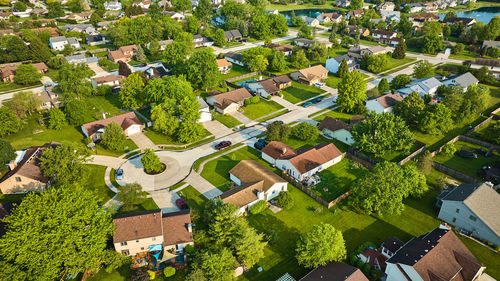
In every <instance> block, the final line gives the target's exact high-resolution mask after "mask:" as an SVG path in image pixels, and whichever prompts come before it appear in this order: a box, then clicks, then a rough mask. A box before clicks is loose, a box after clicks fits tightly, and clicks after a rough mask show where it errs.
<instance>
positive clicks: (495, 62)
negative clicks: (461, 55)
mask: <svg viewBox="0 0 500 281" xmlns="http://www.w3.org/2000/svg"><path fill="white" fill-rule="evenodd" d="M466 62H468V63H473V64H479V65H487V66H500V60H495V59H480V58H479V59H476V60H473V61H470V60H469V61H466Z"/></svg>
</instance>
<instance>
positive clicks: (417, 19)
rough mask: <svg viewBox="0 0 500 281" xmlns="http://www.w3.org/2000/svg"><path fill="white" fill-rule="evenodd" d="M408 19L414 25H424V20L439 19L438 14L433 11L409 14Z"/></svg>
mask: <svg viewBox="0 0 500 281" xmlns="http://www.w3.org/2000/svg"><path fill="white" fill-rule="evenodd" d="M410 21H411V22H413V25H414V26H420V27H422V26H424V22H426V21H439V16H438V15H436V14H433V13H421V14H417V15H411V16H410Z"/></svg>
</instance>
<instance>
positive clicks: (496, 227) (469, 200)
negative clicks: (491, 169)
mask: <svg viewBox="0 0 500 281" xmlns="http://www.w3.org/2000/svg"><path fill="white" fill-rule="evenodd" d="M440 201H441V203H440V205H441V208H440V210H439V214H438V218H439V219H441V220H443V221H445V222H447V223H449V224H451V225H453V226H454V227H455V228H456V229H458V230H460V231H463V232H466V233H468V234H470V235H471V236H474V237H476V238H478V239H479V240H483V241H488V242H491V243H493V244H494V245H500V217H499V216H498V206H500V194H498V193H497V192H496V191H495V190H494V189H493V188H491V187H489V186H488V185H486V184H485V183H480V184H470V183H463V184H461V185H459V186H457V187H454V188H452V189H451V191H446V193H445V195H444V196H443V197H441V198H440Z"/></svg>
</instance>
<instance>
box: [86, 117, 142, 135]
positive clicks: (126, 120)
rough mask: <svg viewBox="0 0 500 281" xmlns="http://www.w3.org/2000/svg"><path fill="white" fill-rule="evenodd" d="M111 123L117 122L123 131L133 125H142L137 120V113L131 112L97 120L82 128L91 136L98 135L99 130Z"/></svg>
mask: <svg viewBox="0 0 500 281" xmlns="http://www.w3.org/2000/svg"><path fill="white" fill-rule="evenodd" d="M111 122H115V123H117V124H118V125H120V126H121V127H122V129H124V130H125V129H127V128H128V127H129V126H130V125H132V124H138V125H142V123H141V121H139V119H137V116H136V115H135V112H133V111H130V112H127V113H124V114H120V115H116V116H113V117H109V118H106V119H101V120H97V121H94V122H90V123H87V124H83V125H82V127H83V128H84V129H85V131H87V134H88V135H89V136H91V135H93V134H94V133H96V132H97V131H98V130H99V129H102V128H104V127H106V125H108V124H109V123H111Z"/></svg>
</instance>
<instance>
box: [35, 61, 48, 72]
mask: <svg viewBox="0 0 500 281" xmlns="http://www.w3.org/2000/svg"><path fill="white" fill-rule="evenodd" d="M33 66H34V67H35V68H36V70H38V71H39V72H42V71H47V70H48V69H49V68H48V67H47V65H46V64H45V63H44V62H38V63H34V64H33Z"/></svg>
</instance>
